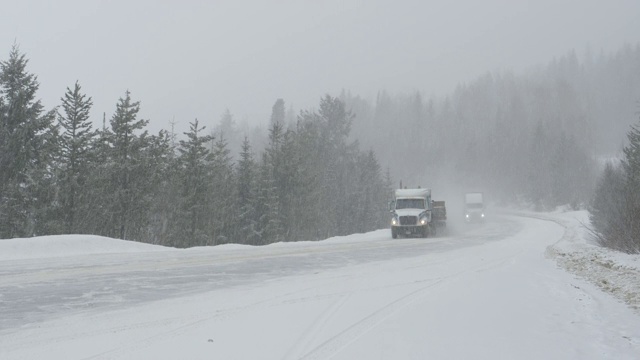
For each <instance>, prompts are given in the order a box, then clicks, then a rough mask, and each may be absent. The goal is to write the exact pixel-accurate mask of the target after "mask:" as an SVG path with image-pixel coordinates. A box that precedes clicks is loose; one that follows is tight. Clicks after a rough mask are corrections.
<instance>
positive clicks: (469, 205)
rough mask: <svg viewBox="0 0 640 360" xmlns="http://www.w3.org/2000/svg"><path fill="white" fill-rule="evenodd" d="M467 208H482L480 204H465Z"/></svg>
mask: <svg viewBox="0 0 640 360" xmlns="http://www.w3.org/2000/svg"><path fill="white" fill-rule="evenodd" d="M467 209H482V204H467Z"/></svg>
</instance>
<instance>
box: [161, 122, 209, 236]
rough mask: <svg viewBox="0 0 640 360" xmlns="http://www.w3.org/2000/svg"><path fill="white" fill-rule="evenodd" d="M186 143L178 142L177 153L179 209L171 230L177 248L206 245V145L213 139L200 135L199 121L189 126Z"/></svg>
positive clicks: (207, 193) (207, 189)
mask: <svg viewBox="0 0 640 360" xmlns="http://www.w3.org/2000/svg"><path fill="white" fill-rule="evenodd" d="M189 129H190V130H189V132H186V133H184V135H186V136H187V140H180V142H179V144H180V145H179V147H178V151H179V152H180V156H179V158H178V163H179V164H180V169H181V171H180V172H181V174H180V176H178V181H179V182H180V200H179V206H176V209H177V211H176V214H175V215H174V222H173V229H172V231H171V233H172V238H173V244H172V245H174V246H178V247H190V246H203V245H207V243H208V239H209V232H210V231H209V229H208V227H209V226H208V225H209V219H210V211H211V209H212V208H213V207H212V206H211V204H210V201H209V199H210V198H211V197H210V196H209V192H210V190H211V176H212V168H211V161H212V159H213V155H212V154H211V152H210V151H209V149H208V148H207V147H206V143H208V142H210V141H212V140H213V136H211V135H204V136H203V135H201V132H202V131H203V130H204V129H205V127H200V126H199V124H198V119H196V120H195V121H194V122H192V123H190V128H189Z"/></svg>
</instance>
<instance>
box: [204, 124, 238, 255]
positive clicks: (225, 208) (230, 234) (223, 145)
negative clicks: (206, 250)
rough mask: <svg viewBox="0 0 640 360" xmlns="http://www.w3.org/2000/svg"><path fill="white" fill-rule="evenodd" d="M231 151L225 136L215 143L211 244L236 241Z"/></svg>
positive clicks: (235, 212) (234, 188)
mask: <svg viewBox="0 0 640 360" xmlns="http://www.w3.org/2000/svg"><path fill="white" fill-rule="evenodd" d="M230 154H231V151H230V150H229V149H228V144H227V141H226V139H225V138H224V136H220V138H218V140H217V141H216V142H215V144H214V149H213V160H212V164H211V165H212V171H213V173H212V180H213V181H212V188H211V191H210V194H211V195H212V197H211V199H210V204H212V211H211V217H210V219H211V227H210V228H211V229H213V234H212V236H211V238H212V240H213V242H212V243H211V244H210V245H217V244H225V243H228V242H231V241H234V239H235V235H236V229H237V225H238V224H237V212H238V209H237V208H236V206H235V205H236V204H235V199H236V193H235V191H236V189H237V188H236V186H235V184H236V182H235V179H234V173H233V171H234V169H233V160H232V158H231V155H230Z"/></svg>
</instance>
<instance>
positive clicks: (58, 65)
mask: <svg viewBox="0 0 640 360" xmlns="http://www.w3.org/2000/svg"><path fill="white" fill-rule="evenodd" d="M2 11H3V14H4V15H5V16H3V21H2V22H0V51H2V53H1V54H2V56H1V57H0V58H2V59H6V58H7V56H8V54H9V51H10V49H11V46H12V45H13V44H14V43H16V44H18V45H19V46H20V51H21V52H23V53H25V54H26V56H27V58H28V59H29V66H28V68H29V71H30V72H32V73H33V74H36V75H37V76H38V81H39V82H40V90H39V91H38V94H37V96H38V98H40V99H42V101H43V105H44V106H45V108H46V109H51V108H53V107H54V106H58V105H59V104H60V97H62V95H63V94H64V92H65V90H66V88H67V87H72V86H73V84H74V82H75V81H76V80H78V81H79V82H80V84H81V85H82V87H83V90H84V91H85V92H86V94H87V95H88V96H91V97H92V98H93V102H94V106H93V108H92V119H93V121H94V123H96V124H101V121H102V114H103V113H106V118H107V120H109V119H110V118H111V116H112V114H113V112H114V111H115V106H116V103H117V101H118V99H119V98H121V97H123V96H124V94H125V91H126V90H127V89H128V90H129V91H131V94H132V98H133V99H134V100H139V101H141V112H140V117H141V118H144V119H150V123H149V130H151V131H152V132H157V131H158V130H160V129H169V128H170V124H169V122H170V121H171V120H172V119H175V121H176V122H177V125H176V132H177V133H179V134H180V133H182V132H184V131H187V130H188V123H189V122H190V121H193V120H194V119H195V118H198V119H199V121H200V122H201V124H203V125H205V126H207V128H209V129H212V128H213V126H214V125H215V124H217V123H218V121H219V120H220V117H221V115H222V114H223V112H224V111H225V109H229V111H230V112H231V114H233V116H234V118H235V120H236V121H237V122H238V123H242V122H244V121H246V122H247V123H248V124H250V125H264V126H266V125H267V123H268V120H269V116H270V113H271V106H272V105H273V103H274V101H275V100H276V99H278V98H283V99H284V100H285V103H286V106H287V108H291V107H293V108H294V109H295V111H296V112H298V111H299V110H301V109H308V108H314V107H316V106H317V104H318V101H319V99H320V98H321V97H322V96H323V95H324V94H327V93H329V94H332V95H334V96H335V95H338V94H339V93H340V91H341V90H343V89H344V90H348V91H350V92H351V93H352V94H354V95H359V96H362V97H364V98H366V99H369V100H373V99H375V97H376V94H377V93H378V92H379V91H382V90H386V91H388V92H390V93H409V92H414V91H419V92H421V93H422V94H423V95H424V96H427V97H428V96H431V95H446V94H448V93H450V92H451V91H452V90H453V89H454V88H455V87H456V86H457V85H458V84H460V83H463V82H467V81H470V80H473V79H474V78H475V77H477V76H479V75H481V74H483V73H485V72H487V71H495V70H510V71H516V72H518V71H522V70H524V69H527V68H529V67H531V66H535V65H538V64H544V63H547V62H548V61H550V60H552V59H553V58H554V57H557V56H562V55H564V54H565V53H566V52H567V51H570V50H571V49H575V50H576V52H577V53H578V54H579V55H581V54H583V53H584V52H585V51H587V49H589V51H592V52H593V53H595V54H598V53H600V52H601V51H604V52H609V51H613V50H615V49H618V48H620V47H621V46H623V45H624V44H625V43H632V44H635V43H636V42H637V41H638V40H639V38H638V34H640V21H639V20H640V3H639V2H637V1H607V2H604V1H594V0H591V1H536V2H529V1H501V0H490V1H484V2H475V1H455V2H433V1H394V2H391V1H353V0H328V1H226V2H221V1H213V2H210V1H181V2H177V1H176V2H169V1H161V2H158V1H133V2H132V1H108V2H106V1H104V2H97V1H56V2H49V1H44V0H42V1H37V0H28V1H8V2H4V3H3V10H2ZM356 115H357V114H356Z"/></svg>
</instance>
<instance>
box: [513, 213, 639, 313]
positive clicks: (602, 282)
mask: <svg viewBox="0 0 640 360" xmlns="http://www.w3.org/2000/svg"><path fill="white" fill-rule="evenodd" d="M518 215H520V216H528V217H533V218H538V219H542V220H548V221H553V222H555V223H557V224H560V225H562V226H563V227H564V228H565V233H564V236H563V237H562V239H560V240H559V241H558V242H556V243H555V244H553V245H551V246H549V247H548V248H547V251H546V255H547V256H548V257H550V258H553V259H555V260H556V261H557V262H558V265H560V266H561V267H562V268H564V269H565V270H567V271H569V272H570V273H572V274H574V275H577V276H579V277H581V278H584V279H586V280H588V281H589V282H591V283H593V284H595V285H596V286H598V287H599V288H600V289H601V290H603V291H605V292H607V293H610V294H612V295H613V296H614V297H616V298H617V299H619V300H621V301H623V302H625V303H626V304H627V305H629V306H630V307H631V308H632V309H634V310H635V311H636V312H639V313H640V255H631V254H625V253H622V252H618V251H614V250H611V249H608V248H603V247H601V246H599V245H597V244H596V242H595V241H594V240H593V238H592V235H591V233H590V231H589V229H588V228H587V227H588V226H589V213H588V212H587V211H569V212H555V213H548V214H545V213H528V212H527V213H522V212H518Z"/></svg>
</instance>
